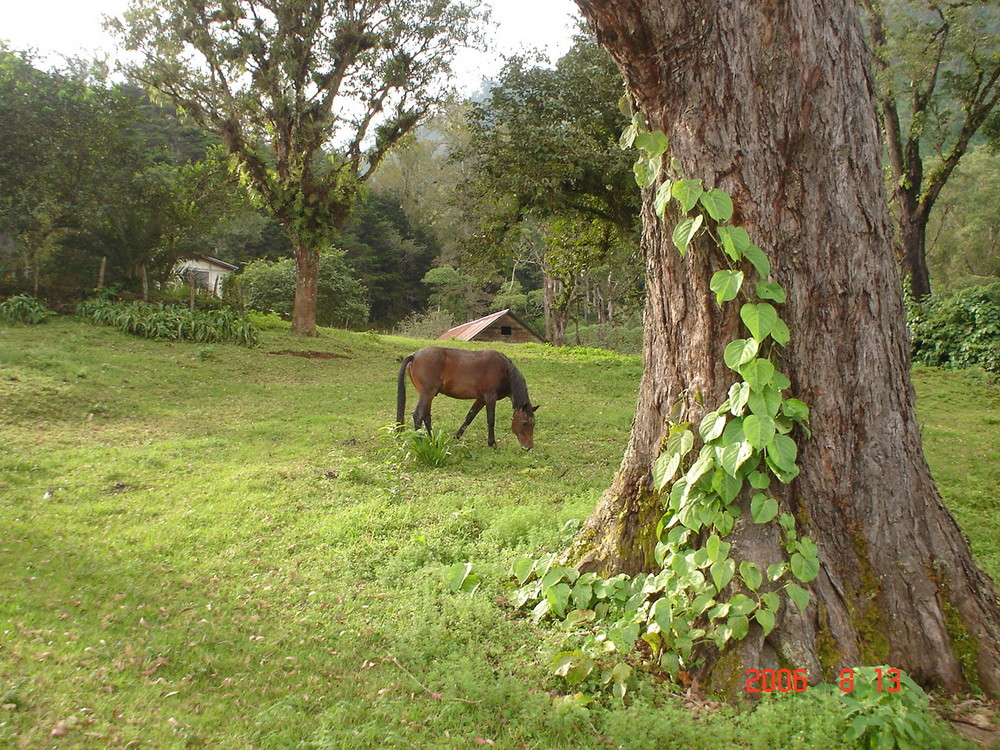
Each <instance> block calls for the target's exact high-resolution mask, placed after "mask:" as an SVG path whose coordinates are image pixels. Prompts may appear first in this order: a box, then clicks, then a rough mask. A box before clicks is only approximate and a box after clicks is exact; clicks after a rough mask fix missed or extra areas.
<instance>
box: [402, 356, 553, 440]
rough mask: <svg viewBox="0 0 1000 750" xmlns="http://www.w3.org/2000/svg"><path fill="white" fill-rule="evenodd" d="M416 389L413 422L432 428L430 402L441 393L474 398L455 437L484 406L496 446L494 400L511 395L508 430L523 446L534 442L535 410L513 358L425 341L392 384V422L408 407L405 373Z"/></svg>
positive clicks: (428, 428)
mask: <svg viewBox="0 0 1000 750" xmlns="http://www.w3.org/2000/svg"><path fill="white" fill-rule="evenodd" d="M407 373H409V374H410V380H411V381H412V382H413V386H414V387H415V388H416V389H417V393H418V394H420V401H419V402H418V403H417V408H416V409H415V410H414V412H413V425H414V427H415V428H416V429H418V430H419V429H420V426H421V425H423V426H424V427H426V428H427V431H428V432H430V431H431V401H432V400H433V399H434V397H435V396H436V395H438V394H439V393H443V394H444V395H445V396H451V397H452V398H462V399H475V403H474V404H473V405H472V408H471V409H469V413H468V415H467V416H466V417H465V422H464V423H463V424H462V426H461V427H459V428H458V432H457V433H456V434H455V437H456V438H460V437H462V433H464V432H465V428H466V427H468V426H469V425H470V424H471V423H472V420H473V419H475V417H476V415H477V414H478V413H479V412H480V411H481V410H482V408H483V407H484V406H485V407H486V423H487V428H488V430H489V440H488V442H489V444H490V445H491V446H494V447H495V446H496V439H495V437H494V435H493V422H494V417H495V415H496V403H497V401H499V400H500V399H502V398H507V397H508V396H510V400H511V402H512V403H513V404H514V418H513V421H512V422H511V426H510V428H511V430H512V431H513V433H514V434H515V435H517V440H518V442H519V443H520V444H521V447H522V448H525V449H530V448H531V447H532V446H533V445H534V430H535V410H536V409H538V407H537V406H532V405H531V401H530V400H529V399H528V386H527V385H526V384H525V382H524V376H523V375H522V374H521V372H520V371H519V370H518V369H517V368H516V367H514V363H513V362H511V361H510V360H509V359H507V357H505V356H504V355H502V354H501V353H500V352H495V351H493V350H492V349H485V350H482V351H468V350H465V349H450V348H448V347H442V346H425V347H424V348H423V349H420V350H419V351H416V352H414V353H413V354H411V355H409V356H408V357H406V358H405V359H404V360H403V364H402V365H401V366H400V368H399V379H398V382H397V389H396V423H397V424H400V425H401V424H403V412H404V411H405V410H406V374H407Z"/></svg>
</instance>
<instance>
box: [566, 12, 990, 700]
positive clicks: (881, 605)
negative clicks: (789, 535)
mask: <svg viewBox="0 0 1000 750" xmlns="http://www.w3.org/2000/svg"><path fill="white" fill-rule="evenodd" d="M577 4H578V5H579V6H580V8H581V9H582V10H583V12H584V14H585V15H586V17H587V18H588V19H589V21H590V22H591V23H592V24H593V26H594V27H595V29H596V31H597V34H598V38H599V40H600V41H601V43H602V44H603V45H604V46H605V47H606V48H607V49H608V51H609V52H610V53H611V55H612V56H613V57H614V59H615V60H616V62H617V63H618V65H619V67H620V68H621V70H622V73H623V75H624V77H625V81H626V83H627V85H628V88H629V91H630V92H631V95H632V96H633V97H634V99H635V102H636V104H637V105H638V107H639V108H640V109H641V110H642V111H643V112H644V113H645V114H646V115H647V117H648V119H649V126H650V128H651V129H659V130H662V131H664V132H665V133H666V134H667V135H668V136H669V137H670V142H671V153H672V155H673V156H674V157H676V158H677V159H678V160H679V162H680V167H681V170H682V171H683V173H684V176H685V177H687V178H690V179H694V178H701V179H703V180H704V181H705V185H706V188H708V187H720V188H722V189H724V190H726V191H727V192H728V193H729V194H730V195H732V196H733V198H734V202H735V204H736V210H737V214H736V216H735V218H734V222H735V223H737V224H739V225H742V226H743V227H745V228H746V229H747V230H748V231H749V233H750V236H751V237H752V238H754V241H755V242H756V243H757V244H759V245H760V246H761V247H762V248H763V249H764V250H765V252H767V253H768V254H769V256H770V259H771V262H772V274H771V275H772V277H773V279H774V280H775V281H777V282H779V283H781V284H782V285H783V286H784V288H785V290H786V291H787V293H788V302H787V303H786V304H784V305H782V306H781V310H780V312H781V315H782V317H783V318H784V320H785V321H786V322H787V323H788V325H789V327H790V329H791V331H792V340H791V342H790V343H789V346H788V347H787V349H786V351H785V354H784V356H783V358H782V360H781V361H780V365H779V366H780V367H781V369H782V370H783V371H784V372H785V373H786V374H787V375H788V376H789V377H790V378H791V381H792V388H791V390H790V394H791V395H794V396H796V397H797V398H801V399H802V400H804V401H806V402H807V403H808V404H809V405H810V406H811V407H812V412H811V427H812V430H813V437H812V438H810V439H805V438H804V437H802V436H801V435H800V436H799V437H798V440H799V445H800V447H799V466H800V468H801V474H800V475H799V476H798V478H796V479H795V480H794V481H793V482H792V484H791V485H790V486H788V487H786V488H783V490H784V493H783V495H780V496H779V500H780V502H781V504H782V507H783V509H784V510H787V511H789V512H791V513H793V514H794V515H795V516H796V518H797V521H798V528H799V529H800V531H801V533H805V534H807V535H808V536H810V537H811V538H812V539H813V540H814V541H815V542H816V543H817V545H818V547H819V558H820V562H821V572H820V574H819V577H818V578H817V579H816V580H815V581H814V582H813V583H812V584H811V586H812V589H813V597H812V601H811V603H810V605H809V607H808V609H807V611H806V612H805V613H804V614H801V615H800V614H797V613H796V611H795V609H794V608H793V607H784V608H783V609H782V613H781V616H780V617H779V624H778V626H777V627H776V628H775V629H774V631H773V632H772V633H771V634H770V635H769V636H768V637H767V638H764V637H763V636H762V634H761V631H760V630H759V628H757V626H756V625H754V626H752V629H751V632H750V635H749V636H748V637H747V638H746V639H745V640H744V641H742V642H741V643H740V645H739V646H738V647H737V648H736V649H735V650H734V651H732V652H730V653H729V654H727V655H726V656H725V657H723V658H722V659H716V658H715V657H713V656H712V655H710V654H706V657H707V662H706V663H705V666H704V667H702V668H701V669H700V671H699V674H698V678H699V679H700V680H702V684H706V685H707V686H708V687H709V688H714V689H729V690H733V685H734V683H735V681H736V678H737V677H738V676H739V675H742V674H743V672H742V670H743V669H745V668H776V667H778V666H779V665H782V666H787V665H788V664H789V663H790V664H794V665H795V666H796V667H800V668H807V669H808V670H809V674H810V677H811V679H812V680H819V679H823V678H826V679H830V678H831V677H834V676H835V674H836V671H837V670H839V669H841V668H843V667H848V666H855V665H859V664H862V663H865V664H879V663H885V662H888V663H891V664H893V665H895V666H898V667H901V668H903V669H905V670H907V671H908V672H910V673H911V674H912V675H913V676H914V677H915V678H916V679H918V680H919V681H921V682H922V683H924V684H927V685H940V686H944V687H945V688H947V689H949V690H952V691H956V690H960V689H964V688H966V687H968V686H970V685H978V686H980V687H982V688H984V689H987V690H991V691H997V690H1000V642H998V633H1000V606H998V602H997V597H996V594H995V592H994V590H993V587H992V584H991V582H990V580H989V579H988V578H987V577H986V576H985V575H984V574H983V573H982V572H980V570H979V569H978V568H977V566H976V564H975V563H974V561H973V560H972V558H971V555H970V552H969V548H968V544H967V541H966V539H965V538H964V536H963V534H962V532H961V531H960V530H959V528H958V527H957V525H956V524H955V522H954V520H953V519H952V517H951V516H950V515H949V513H948V511H947V510H946V509H945V508H944V506H943V505H942V503H941V500H940V496H939V495H938V493H937V490H936V488H935V486H934V483H933V481H932V479H931V476H930V472H929V470H928V468H927V464H926V462H925V460H924V457H923V452H922V447H921V440H920V430H919V426H918V423H917V420H916V417H915V414H914V407H913V404H914V396H913V389H912V385H911V383H910V379H909V370H908V368H909V353H908V339H907V334H906V330H905V325H904V319H903V306H902V301H901V280H900V277H899V275H898V272H897V269H896V267H895V263H894V259H893V251H892V243H891V238H890V228H889V226H890V225H889V216H888V211H887V208H886V200H885V195H884V192H883V190H884V188H883V186H882V175H881V170H880V164H879V155H880V145H879V137H878V130H877V126H876V121H875V114H874V113H875V108H874V102H873V88H872V81H871V79H870V76H869V74H868V71H867V65H866V58H865V48H864V43H863V39H862V32H861V27H860V23H859V13H858V8H857V7H856V5H855V4H854V2H851V1H850V0H826V1H817V0H788V1H787V2H776V1H774V0H766V1H763V2H762V1H761V0H697V2H693V1H690V0H672V1H671V2H661V0H577ZM654 187H655V186H654ZM643 204H644V207H643V225H644V233H643V240H642V242H643V249H644V253H645V258H646V270H647V290H648V292H647V295H648V296H647V303H646V310H645V342H644V354H643V361H644V376H643V379H642V383H641V386H640V394H639V402H638V405H637V409H636V413H635V418H634V422H633V426H632V433H631V437H630V440H629V444H628V447H627V449H626V452H625V455H624V458H623V460H622V464H621V467H620V469H619V471H618V474H617V476H616V478H615V480H614V482H613V485H612V486H611V487H610V488H609V489H608V491H607V492H606V493H605V495H604V497H603V498H602V500H601V501H600V503H599V505H598V507H597V508H596V509H595V511H594V513H593V515H592V516H591V518H590V519H589V520H588V522H587V524H586V525H585V527H584V529H583V530H582V531H581V534H580V536H579V537H578V539H577V540H576V543H575V544H574V546H573V549H572V550H571V554H573V555H574V557H575V559H576V560H577V562H578V565H579V567H581V568H582V569H588V570H602V571H606V572H613V571H625V572H636V571H640V570H649V569H651V568H652V566H653V561H652V548H653V545H654V543H655V525H656V522H657V520H658V519H659V517H660V515H661V514H662V509H661V508H662V505H661V502H660V499H659V498H658V497H656V495H655V493H654V492H653V491H652V489H651V468H652V465H653V462H654V459H655V457H656V455H657V453H658V451H659V447H660V445H661V441H662V440H663V438H664V436H665V427H666V423H667V421H668V420H669V419H671V418H676V416H677V414H678V413H683V414H685V415H686V419H687V420H688V421H693V422H694V423H695V424H697V422H698V420H700V418H701V416H702V414H703V413H704V411H705V407H708V408H714V406H715V405H718V404H719V403H721V402H722V401H723V400H724V398H725V394H726V391H727V389H728V387H729V385H730V383H731V382H732V377H731V375H732V373H730V372H728V371H727V368H726V367H725V365H724V364H723V361H722V350H723V347H724V346H725V344H726V343H727V342H728V341H730V340H732V339H733V338H737V337H739V336H743V335H745V333H740V330H741V329H740V321H739V319H738V317H736V316H735V315H734V314H732V313H728V312H727V313H723V312H722V311H721V310H720V308H719V307H718V306H717V305H716V303H715V300H714V297H713V295H712V293H711V292H710V290H709V279H710V277H711V274H712V271H713V270H715V269H716V268H717V267H718V266H717V265H716V263H717V261H713V260H712V259H711V257H710V254H711V251H710V250H709V248H708V247H707V246H704V245H702V246H700V247H696V248H695V249H694V250H693V251H692V252H690V253H689V254H688V255H687V257H686V258H681V257H680V256H679V254H678V253H677V251H676V249H675V248H674V247H673V245H672V243H671V234H670V231H671V230H670V227H672V225H673V222H670V221H669V217H668V221H667V222H666V223H662V222H660V221H659V220H658V219H657V218H656V216H655V214H654V212H653V208H652V192H651V191H648V192H647V193H646V194H645V195H644V201H643ZM701 404H704V405H705V406H704V407H703V406H702V405H701ZM678 410H679V411H678ZM774 487H775V484H772V488H774ZM779 492H780V490H779ZM742 502H743V505H744V509H745V505H746V502H745V499H744V500H743V501H742ZM772 526H774V524H753V523H738V524H737V526H736V528H735V529H734V531H733V532H732V534H731V535H730V537H729V538H728V541H732V542H733V552H732V555H733V557H734V558H735V559H737V560H739V559H748V560H751V561H753V562H756V563H758V564H759V565H761V564H763V565H767V564H770V563H774V562H778V561H779V560H781V559H783V555H784V553H783V550H782V549H781V548H780V539H779V535H778V533H777V531H776V530H774V529H773V528H771V527H772ZM734 675H735V676H734ZM739 684H740V685H742V682H740V683H739Z"/></svg>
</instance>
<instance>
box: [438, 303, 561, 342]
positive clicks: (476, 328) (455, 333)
mask: <svg viewBox="0 0 1000 750" xmlns="http://www.w3.org/2000/svg"><path fill="white" fill-rule="evenodd" d="M505 315H506V316H510V317H511V318H513V319H514V321H515V322H517V324H518V325H520V326H521V327H522V328H525V329H527V330H528V331H530V332H531V334H532V335H533V336H537V337H538V340H539V341H545V339H544V338H542V337H541V336H539V335H538V334H537V333H535V331H534V330H533V329H532V328H531V326H529V325H528V324H527V323H525V322H524V321H523V320H521V319H520V318H519V317H517V316H516V315H515V314H514V313H512V312H511V311H510V310H509V309H507V310H501V311H500V312H495V313H490V314H489V315H487V316H486V317H484V318H479V319H478V320H472V321H469V322H468V323H462V325H459V326H455V327H454V328H449V329H448V330H447V331H445V332H444V333H442V334H441V335H440V336H438V341H443V340H445V339H458V340H459V341H472V340H473V339H475V338H476V336H478V335H479V334H480V333H482V332H483V331H485V330H486V329H487V328H489V327H490V326H491V325H493V324H494V323H496V322H497V321H498V320H500V319H501V318H502V317H504V316H505Z"/></svg>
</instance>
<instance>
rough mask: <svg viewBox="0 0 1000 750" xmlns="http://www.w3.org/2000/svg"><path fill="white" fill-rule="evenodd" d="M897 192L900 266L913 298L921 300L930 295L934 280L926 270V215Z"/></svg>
mask: <svg viewBox="0 0 1000 750" xmlns="http://www.w3.org/2000/svg"><path fill="white" fill-rule="evenodd" d="M898 192H901V191H898ZM898 192H897V198H898V200H897V207H898V208H899V218H898V220H897V221H898V224H899V238H898V239H899V246H900V265H901V269H902V273H903V277H904V278H906V279H907V280H908V283H909V285H910V293H911V294H912V295H913V298H914V299H916V300H922V299H924V298H925V297H927V296H929V295H930V293H931V277H930V272H929V271H928V270H927V249H926V245H927V214H926V213H925V212H924V211H922V210H920V208H919V207H917V206H915V205H913V201H910V200H907V199H906V198H904V197H902V196H900V195H899V194H898Z"/></svg>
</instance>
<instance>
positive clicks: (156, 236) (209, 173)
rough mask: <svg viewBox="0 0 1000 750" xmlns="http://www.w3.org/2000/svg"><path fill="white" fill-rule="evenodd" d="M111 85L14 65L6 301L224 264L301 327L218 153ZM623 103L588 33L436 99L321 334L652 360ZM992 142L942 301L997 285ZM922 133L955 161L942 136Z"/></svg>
mask: <svg viewBox="0 0 1000 750" xmlns="http://www.w3.org/2000/svg"><path fill="white" fill-rule="evenodd" d="M110 81H111V77H110V76H109V73H108V70H107V69H106V67H104V66H102V65H101V64H99V63H90V62H83V61H69V62H67V63H66V64H65V65H64V66H63V67H61V68H59V69H55V70H42V69H40V67H38V65H37V62H36V61H35V60H34V59H33V58H32V56H31V55H30V54H28V53H24V52H19V51H15V50H11V49H9V48H6V47H3V48H0V119H2V120H3V121H4V122H5V123H9V124H10V127H5V129H4V131H3V133H0V165H2V166H0V296H10V295H14V294H18V293H27V294H31V295H33V296H37V297H40V298H43V299H45V300H46V301H47V302H48V304H50V305H51V306H53V307H56V308H57V309H58V308H59V307H60V306H69V305H70V304H72V303H74V302H76V301H78V300H80V299H83V298H86V297H88V296H93V295H94V293H95V290H98V289H101V290H103V291H104V292H105V293H111V294H114V295H118V296H124V297H126V298H128V297H132V298H143V299H154V300H165V301H186V300H187V299H188V290H187V289H186V288H185V287H184V286H183V282H184V279H178V278H176V275H175V274H174V268H175V267H176V265H177V263H178V261H179V260H182V259H186V258H191V257H196V256H209V257H213V258H218V259H220V260H222V261H225V262H227V263H231V264H234V265H236V266H238V267H239V268H240V271H241V273H240V274H239V275H238V276H233V277H230V278H231V279H234V283H228V284H226V288H225V290H224V295H223V296H224V300H225V302H226V303H227V304H233V305H236V306H238V307H247V308H250V309H255V310H259V311H263V312H274V313H276V314H279V315H281V316H282V317H285V318H287V317H289V315H290V314H291V309H292V297H293V294H294V279H295V267H294V262H293V261H292V254H293V253H292V247H291V243H290V242H289V240H288V237H287V236H286V234H285V233H284V231H283V230H282V229H281V227H280V226H279V224H278V223H277V222H276V221H275V220H274V219H273V218H270V217H269V215H268V214H267V213H266V212H265V211H264V210H262V208H261V207H259V206H255V205H253V203H251V201H250V200H249V199H248V197H247V194H246V191H245V190H244V189H243V186H241V185H240V184H239V183H238V182H237V181H236V180H235V178H234V177H233V176H232V172H231V170H230V164H229V160H228V157H227V156H226V155H225V154H224V151H223V149H222V148H221V146H220V144H219V143H218V142H217V141H216V140H215V139H214V138H213V137H212V136H208V135H206V134H204V133H203V132H202V131H201V130H199V129H198V128H197V127H196V126H194V125H193V124H192V123H191V122H189V121H187V120H186V119H185V118H184V117H183V116H181V115H179V114H178V113H177V112H175V111H174V110H173V109H172V108H170V107H169V106H166V105H163V104H158V103H155V102H154V101H151V100H150V98H149V96H148V95H147V94H146V93H145V91H144V90H143V89H141V88H139V87H138V86H136V85H133V84H130V83H124V84H115V83H111V82H110ZM621 93H622V84H621V79H620V75H619V73H618V71H617V69H616V68H615V66H614V64H613V63H612V62H611V60H610V58H609V57H608V55H607V54H606V52H604V51H603V50H602V49H601V48H600V47H599V46H598V45H597V44H596V42H595V41H594V40H593V38H592V37H591V36H589V35H588V34H587V33H585V32H582V31H581V33H580V34H579V35H578V37H577V38H576V40H575V43H574V45H573V47H572V48H571V49H570V50H569V52H567V54H565V55H564V56H563V57H561V58H560V59H559V60H557V61H556V62H555V63H554V64H553V63H550V62H549V61H546V60H542V59H527V58H515V59H511V60H510V61H509V62H508V64H507V66H506V67H505V68H504V70H503V71H502V73H501V74H500V76H499V77H498V80H496V81H491V82H484V84H483V88H482V89H481V91H480V92H479V93H478V94H477V95H475V96H473V97H472V98H471V99H469V100H465V101H462V100H457V99H452V100H450V101H447V102H442V103H441V105H440V106H439V107H438V109H437V112H436V113H435V114H434V115H433V116H432V117H430V118H429V119H428V120H427V121H425V122H424V123H423V124H422V125H421V126H420V127H419V128H418V129H416V130H415V131H414V132H412V133H411V134H410V135H408V136H407V137H406V138H405V139H404V140H403V141H402V142H401V143H400V144H399V145H398V146H397V147H396V148H395V149H394V150H393V151H392V152H390V154H389V155H388V157H387V158H386V159H385V160H384V161H383V162H382V163H381V165H380V167H379V169H378V170H377V172H376V173H375V175H374V176H373V177H372V178H371V179H370V180H369V181H368V183H367V184H366V185H365V186H364V188H363V189H362V190H361V191H360V193H359V196H358V198H357V200H356V202H355V204H354V207H353V210H352V213H351V216H350V218H349V220H348V221H347V223H346V224H345V225H344V226H343V227H342V229H340V230H339V231H337V232H336V233H335V234H334V237H333V239H332V241H331V242H330V245H329V247H328V248H327V249H326V251H325V252H323V253H322V257H323V260H322V270H321V281H320V292H319V307H318V317H317V320H318V322H319V323H320V324H321V325H335V326H342V327H348V328H355V329H366V328H374V329H379V330H397V331H402V332H410V333H413V334H414V335H421V336H434V335H437V333H440V332H441V331H444V330H446V329H447V328H448V327H450V326H451V325H453V324H456V323H459V322H464V321H466V320H470V319H473V318H476V317H479V316H482V315H485V314H487V313H489V312H492V311H495V310H498V309H502V308H509V309H511V310H512V311H514V312H515V313H516V314H518V315H519V316H520V317H522V318H523V319H524V320H526V321H527V322H528V323H530V324H531V325H533V326H534V327H535V328H536V329H537V330H538V331H539V332H541V333H544V335H545V336H546V338H548V339H549V340H550V341H552V342H553V343H556V344H563V343H571V344H578V345H580V344H582V345H593V346H603V347H607V348H612V349H619V350H625V351H638V349H639V347H640V346H641V330H642V328H641V310H642V304H643V263H642V258H641V252H640V249H639V240H638V236H639V235H638V229H639V197H640V196H639V193H638V191H637V190H636V189H635V178H634V175H633V166H632V163H631V162H632V158H631V157H630V156H629V155H628V154H626V153H625V152H624V151H622V150H621V149H620V148H619V145H618V136H619V133H620V131H621V128H622V125H623V123H624V122H625V120H624V118H623V117H622V115H621V113H620V112H619V110H618V99H619V97H620V96H621ZM947 103H948V102H947V99H943V100H942V102H941V103H939V106H941V105H942V104H947ZM942 127H944V126H942ZM945 130H947V128H945ZM995 130H996V129H995V128H994V129H993V130H990V128H989V127H987V128H985V129H984V133H983V134H978V135H975V136H974V137H973V138H972V140H971V142H970V143H969V145H968V152H967V153H965V154H964V158H963V159H962V161H961V163H960V164H959V165H958V166H957V168H956V169H955V171H954V173H953V174H952V175H951V178H950V179H949V180H948V181H947V184H945V185H944V187H943V189H942V190H941V192H940V196H939V197H938V198H937V202H936V205H935V206H934V209H933V211H931V212H930V218H929V222H928V226H927V261H928V265H929V267H930V278H931V280H932V284H933V289H934V292H935V298H937V299H945V298H947V297H949V296H950V295H952V294H954V293H955V292H957V291H959V290H962V289H965V288H968V287H972V286H978V285H985V284H989V283H990V282H993V281H995V280H997V279H998V278H1000V249H998V247H997V243H998V239H1000V207H998V204H997V201H996V197H995V196H996V194H997V191H996V188H997V185H998V183H1000V156H998V155H997V153H996V146H997V139H996V138H995V137H991V136H995V135H996V133H995ZM926 131H927V135H926V136H925V140H926V142H927V143H926V148H927V149H928V150H930V151H937V152H941V148H940V145H939V144H936V143H935V142H934V138H935V137H937V138H938V140H939V141H940V140H941V136H940V128H938V129H937V130H935V129H933V128H927V129H926ZM890 182H891V180H890ZM890 188H891V185H890ZM201 300H202V304H216V303H215V301H214V300H212V299H210V298H209V297H208V295H202V296H201Z"/></svg>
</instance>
